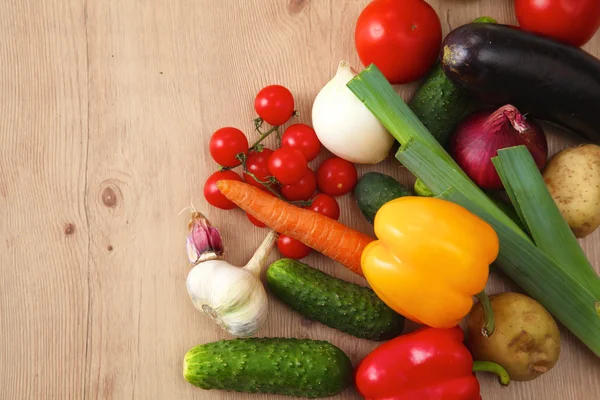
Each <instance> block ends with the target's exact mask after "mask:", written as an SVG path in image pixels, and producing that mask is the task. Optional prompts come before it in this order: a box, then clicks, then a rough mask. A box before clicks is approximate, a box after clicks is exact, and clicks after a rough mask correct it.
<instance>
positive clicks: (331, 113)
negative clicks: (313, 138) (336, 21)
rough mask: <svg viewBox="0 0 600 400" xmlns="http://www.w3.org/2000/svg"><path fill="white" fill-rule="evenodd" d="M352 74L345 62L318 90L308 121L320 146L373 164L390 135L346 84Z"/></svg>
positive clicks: (384, 152)
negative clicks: (310, 121) (310, 119)
mask: <svg viewBox="0 0 600 400" xmlns="http://www.w3.org/2000/svg"><path fill="white" fill-rule="evenodd" d="M354 76H356V74H355V73H354V71H353V70H352V68H351V67H350V65H349V64H348V63H347V62H346V61H342V62H340V64H339V66H338V70H337V72H336V74H335V76H334V77H333V79H331V80H330V81H329V82H327V84H326V85H325V86H324V87H323V88H322V89H321V91H320V92H319V94H318V95H317V97H316V98H315V102H314V103H313V108H312V124H313V128H314V129H315V132H316V133H317V136H318V138H319V140H320V141H321V143H322V144H323V146H324V147H325V148H326V149H327V150H329V151H330V152H332V153H333V154H335V155H336V156H338V157H340V158H343V159H344V160H347V161H350V162H353V163H356V164H377V163H379V162H381V161H383V160H384V159H385V158H386V157H387V155H388V154H389V152H390V149H391V147H392V145H393V143H394V138H393V137H392V135H390V134H389V132H388V131H387V130H386V129H385V128H384V126H383V125H382V124H381V123H380V122H379V120H378V119H377V118H376V117H375V116H374V115H373V114H372V113H371V111H369V109H368V108H367V107H366V106H365V105H364V104H363V103H362V102H361V101H360V100H359V99H358V98H357V97H356V96H355V95H354V93H352V91H351V90H350V89H348V87H347V86H346V84H347V83H348V82H349V81H350V80H351V79H352V78H353V77H354Z"/></svg>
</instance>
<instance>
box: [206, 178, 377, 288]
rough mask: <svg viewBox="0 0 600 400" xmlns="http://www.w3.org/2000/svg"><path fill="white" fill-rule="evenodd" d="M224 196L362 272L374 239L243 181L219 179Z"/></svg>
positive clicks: (274, 226)
mask: <svg viewBox="0 0 600 400" xmlns="http://www.w3.org/2000/svg"><path fill="white" fill-rule="evenodd" d="M217 188H218V189H219V190H220V191H221V193H223V195H224V196H225V197H227V198H228V199H229V200H231V201H232V202H234V203H235V204H237V205H238V206H239V207H240V208H241V209H242V210H244V211H246V212H247V213H248V214H250V215H252V216H253V217H254V218H256V219H258V220H259V221H260V222H262V223H263V224H265V225H267V226H268V227H269V228H271V229H273V230H275V231H277V232H279V233H282V234H284V235H287V236H289V237H292V238H294V239H296V240H299V241H301V242H302V243H304V244H305V245H307V246H309V247H311V248H313V249H315V250H317V251H318V252H320V253H322V254H324V255H326V256H327V257H329V258H331V259H333V260H335V261H337V262H339V263H340V264H342V265H344V266H345V267H346V268H348V269H349V270H350V271H352V272H355V273H357V274H359V275H360V276H364V275H363V272H362V268H361V266H360V257H361V255H362V252H363V250H364V248H365V247H366V246H367V245H368V244H369V243H371V242H372V241H373V240H374V239H373V238H371V237H369V236H367V235H365V234H363V233H361V232H358V231H356V230H354V229H352V228H349V227H347V226H346V225H344V224H341V223H339V222H337V221H336V220H334V219H331V218H329V217H326V216H324V215H321V214H319V213H317V212H315V211H312V210H307V209H304V208H300V207H296V206H293V205H291V204H289V203H286V202H285V201H283V200H280V199H278V198H276V197H274V196H271V195H269V194H267V193H266V192H264V191H262V190H260V189H258V188H256V187H254V186H251V185H248V184H247V183H244V182H238V181H232V180H221V181H218V182H217Z"/></svg>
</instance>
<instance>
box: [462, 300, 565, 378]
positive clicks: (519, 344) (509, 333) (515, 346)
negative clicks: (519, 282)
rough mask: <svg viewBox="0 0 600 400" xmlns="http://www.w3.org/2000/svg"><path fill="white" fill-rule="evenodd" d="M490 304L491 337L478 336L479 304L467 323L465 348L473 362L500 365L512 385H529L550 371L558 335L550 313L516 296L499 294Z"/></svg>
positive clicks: (481, 321) (556, 355)
mask: <svg viewBox="0 0 600 400" xmlns="http://www.w3.org/2000/svg"><path fill="white" fill-rule="evenodd" d="M490 300H491V302H492V308H493V309H494V315H495V322H496V330H495V331H494V334H493V335H492V336H490V337H489V338H486V337H484V336H483V335H482V334H481V329H482V327H483V324H484V316H483V309H482V307H481V304H479V303H478V304H476V305H475V306H474V307H473V309H472V310H471V314H470V315H469V317H468V319H467V330H468V337H467V344H468V346H469V349H470V350H471V352H472V353H473V357H474V358H475V360H480V361H493V362H495V363H497V364H500V365H502V366H503V367H504V368H505V369H506V370H507V371H508V374H509V375H510V378H511V379H512V380H515V381H529V380H532V379H535V378H537V377H539V376H540V375H542V374H544V373H546V372H548V371H549V370H550V369H552V367H554V365H555V364H556V362H557V361H558V358H559V356H560V332H559V330H558V326H557V325H556V322H555V321H554V319H553V318H552V316H551V315H550V313H548V311H546V309H545V308H544V307H542V305H541V304H540V303H538V302H537V301H535V300H534V299H532V298H530V297H528V296H525V295H522V294H519V293H510V292H509V293H500V294H497V295H493V296H490Z"/></svg>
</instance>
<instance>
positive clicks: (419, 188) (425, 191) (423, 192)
mask: <svg viewBox="0 0 600 400" xmlns="http://www.w3.org/2000/svg"><path fill="white" fill-rule="evenodd" d="M413 190H414V191H415V194H416V195H417V196H421V197H433V192H432V191H431V190H429V188H428V187H427V186H425V183H424V182H423V181H422V180H420V179H417V180H416V181H415V187H414V189H413Z"/></svg>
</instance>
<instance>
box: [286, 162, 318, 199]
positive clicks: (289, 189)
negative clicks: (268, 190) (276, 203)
mask: <svg viewBox="0 0 600 400" xmlns="http://www.w3.org/2000/svg"><path fill="white" fill-rule="evenodd" d="M315 190H317V177H316V175H315V173H314V172H313V171H312V170H311V169H310V168H307V169H306V172H305V173H304V176H302V178H300V180H299V181H298V183H294V184H293V185H283V186H282V187H281V195H282V196H283V197H285V198H286V199H287V200H289V201H299V200H308V199H310V198H311V196H312V195H313V193H314V192H315Z"/></svg>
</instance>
